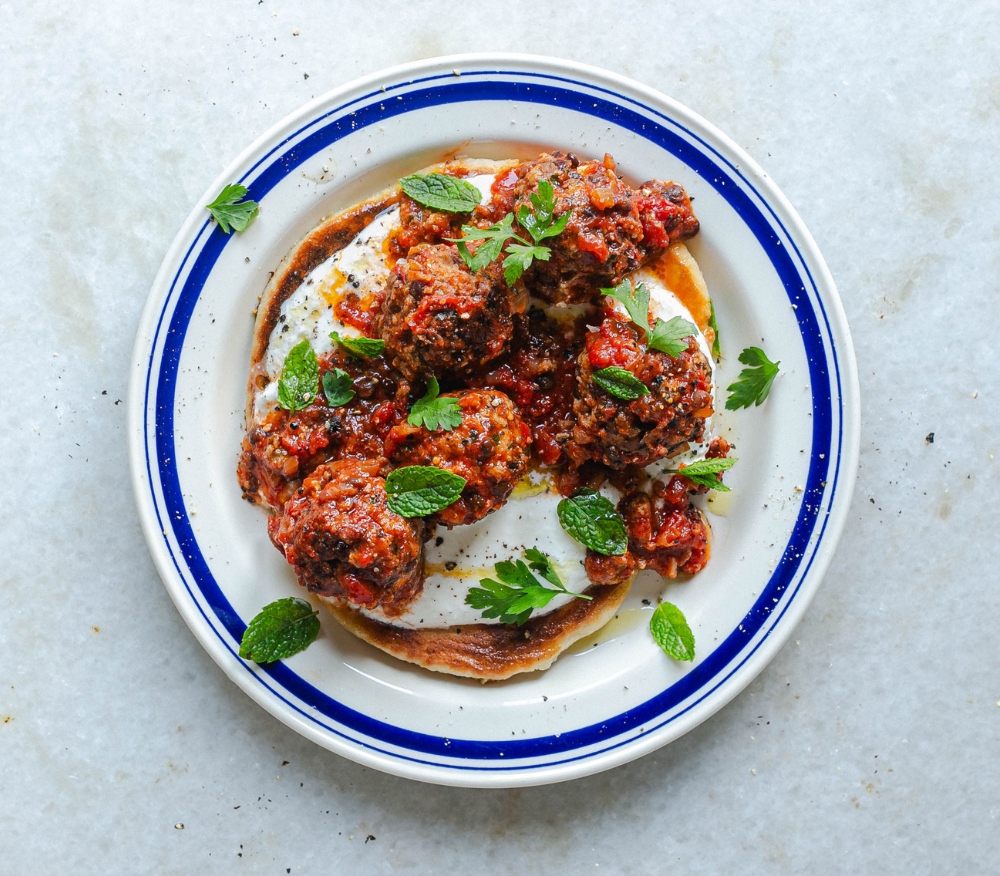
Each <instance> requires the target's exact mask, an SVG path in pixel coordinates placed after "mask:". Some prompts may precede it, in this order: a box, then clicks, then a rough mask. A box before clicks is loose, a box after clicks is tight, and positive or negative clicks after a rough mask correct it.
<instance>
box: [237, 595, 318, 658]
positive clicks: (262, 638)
mask: <svg viewBox="0 0 1000 876" xmlns="http://www.w3.org/2000/svg"><path fill="white" fill-rule="evenodd" d="M318 614H319V612H317V611H315V610H314V609H313V607H312V606H311V605H310V604H309V603H308V602H306V601H305V600H304V599H298V598H296V597H294V596H292V597H288V598H287V599H279V600H278V601H277V602H272V603H271V604H270V605H265V606H264V608H262V609H261V611H260V614H258V615H257V617H255V618H254V619H253V620H252V621H250V624H249V626H247V628H246V632H244V633H243V641H241V642H240V657H242V658H243V659H244V660H253V662H254V663H273V662H274V661H275V660H284V659H285V658H286V657H291V656H292V655H293V654H298V652H299V651H301V650H303V649H304V648H307V647H308V646H309V645H311V644H312V643H313V641H314V640H315V639H316V636H317V635H319V618H318V617H317V615H318Z"/></svg>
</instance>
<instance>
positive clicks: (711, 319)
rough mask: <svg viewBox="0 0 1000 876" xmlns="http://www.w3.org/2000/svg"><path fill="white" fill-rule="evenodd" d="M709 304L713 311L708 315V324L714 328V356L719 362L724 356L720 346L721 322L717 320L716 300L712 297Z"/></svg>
mask: <svg viewBox="0 0 1000 876" xmlns="http://www.w3.org/2000/svg"><path fill="white" fill-rule="evenodd" d="M708 306H709V307H710V308H711V311H712V312H711V315H710V316H709V317H708V324H709V326H710V327H711V329H712V334H713V335H715V337H714V338H713V339H712V356H713V358H714V359H715V361H716V362H718V361H719V359H720V358H722V347H720V346H719V324H718V323H717V322H716V321H715V302H714V301H712V299H711V298H710V299H709V300H708Z"/></svg>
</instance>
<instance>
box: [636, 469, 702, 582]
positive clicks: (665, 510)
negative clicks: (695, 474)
mask: <svg viewBox="0 0 1000 876" xmlns="http://www.w3.org/2000/svg"><path fill="white" fill-rule="evenodd" d="M689 486H691V482H690V481H688V480H687V479H686V478H683V477H681V476H680V475H673V476H671V477H670V478H669V479H668V480H667V481H661V480H654V481H653V482H652V485H651V487H650V490H649V492H641V491H638V492H635V493H632V494H630V495H628V496H625V497H624V498H623V499H622V500H621V501H620V502H619V503H618V512H619V513H620V514H621V515H622V517H623V518H624V520H625V528H626V529H627V530H628V541H629V553H631V554H632V556H633V557H634V558H635V562H636V565H637V566H638V567H639V568H640V569H652V570H653V571H655V572H658V573H659V574H660V575H663V576H664V577H666V578H676V577H677V573H678V572H684V573H685V574H687V575H694V574H695V573H696V572H700V571H701V570H702V569H703V568H704V567H705V564H706V563H707V562H708V552H709V549H708V527H707V526H706V525H705V521H704V520H703V519H702V516H701V512H700V511H698V509H697V508H695V507H694V506H693V505H692V504H691V500H690V495H691V493H692V492H699V490H698V489H697V488H696V489H695V490H690V489H689ZM701 491H704V488H701Z"/></svg>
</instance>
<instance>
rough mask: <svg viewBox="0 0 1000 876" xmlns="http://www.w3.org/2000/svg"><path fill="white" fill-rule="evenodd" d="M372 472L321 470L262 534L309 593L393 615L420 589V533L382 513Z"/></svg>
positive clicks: (417, 525)
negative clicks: (285, 560) (268, 537)
mask: <svg viewBox="0 0 1000 876" xmlns="http://www.w3.org/2000/svg"><path fill="white" fill-rule="evenodd" d="M378 466H379V464H378V462H363V461H361V460H354V459H344V460H340V461H338V462H331V463H327V464H326V465H321V466H320V467H319V468H317V469H316V470H315V471H314V472H313V473H312V474H311V475H310V476H309V477H307V478H306V479H305V480H304V481H303V482H302V486H301V487H300V488H299V489H298V490H297V491H296V492H295V495H294V496H293V497H292V498H291V499H290V500H289V501H288V503H287V504H286V505H285V508H284V510H283V512H282V513H281V515H280V516H278V517H272V518H270V520H269V521H268V532H269V534H270V536H271V541H272V542H274V546H275V547H276V548H277V549H278V550H279V551H281V552H282V553H283V554H284V555H285V559H287V560H288V562H289V563H291V564H292V565H293V566H294V567H295V574H296V575H297V576H298V579H299V583H300V584H302V585H304V586H305V587H306V588H307V589H309V590H311V591H312V592H313V593H318V594H320V595H321V596H336V597H339V598H341V599H346V600H347V601H348V602H351V603H353V604H355V605H359V606H363V607H364V608H376V607H378V608H381V609H382V611H384V612H385V613H386V614H398V613H400V612H401V611H402V610H403V608H404V607H405V606H406V605H407V604H408V603H410V602H411V601H412V600H413V599H414V598H415V597H416V596H417V595H418V594H419V593H420V590H421V588H422V587H423V582H424V564H423V543H424V536H425V533H426V526H425V524H424V522H423V521H422V520H419V519H417V520H408V519H406V518H404V517H400V516H399V515H398V514H397V513H396V512H395V511H393V510H391V509H390V508H389V506H388V504H387V502H386V493H385V481H384V480H383V479H382V478H381V477H379V476H378Z"/></svg>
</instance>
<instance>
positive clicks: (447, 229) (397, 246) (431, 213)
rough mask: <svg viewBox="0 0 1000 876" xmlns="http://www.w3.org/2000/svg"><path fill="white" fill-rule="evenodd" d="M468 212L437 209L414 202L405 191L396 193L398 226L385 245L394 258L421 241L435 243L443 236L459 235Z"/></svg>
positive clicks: (401, 256) (401, 255) (453, 236)
mask: <svg viewBox="0 0 1000 876" xmlns="http://www.w3.org/2000/svg"><path fill="white" fill-rule="evenodd" d="M468 220H469V214H468V213H440V212H438V211H436V210H433V209H431V208H430V207H424V206H423V205H422V204H419V203H417V202H416V201H414V200H413V198H411V197H410V196H409V195H406V194H403V195H400V197H399V229H398V230H396V231H395V232H394V233H393V234H392V235H390V237H389V246H390V248H391V250H392V254H393V255H395V256H396V258H405V256H406V255H407V253H409V251H410V250H411V249H412V248H413V247H415V246H419V245H420V244H422V243H439V242H440V241H442V240H444V239H445V238H446V237H452V238H459V237H461V236H462V223H463V222H467V221H468Z"/></svg>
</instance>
